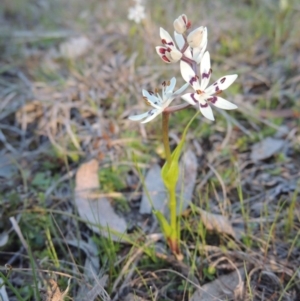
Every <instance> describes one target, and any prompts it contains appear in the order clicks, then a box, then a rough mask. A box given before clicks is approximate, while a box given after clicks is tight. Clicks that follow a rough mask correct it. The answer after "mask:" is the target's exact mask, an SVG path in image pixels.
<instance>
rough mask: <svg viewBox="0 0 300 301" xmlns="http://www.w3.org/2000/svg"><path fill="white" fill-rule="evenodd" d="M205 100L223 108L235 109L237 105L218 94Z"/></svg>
mask: <svg viewBox="0 0 300 301" xmlns="http://www.w3.org/2000/svg"><path fill="white" fill-rule="evenodd" d="M207 101H208V102H210V103H211V104H213V105H214V106H215V107H218V108H220V109H223V110H234V109H237V106H236V105H235V104H233V103H232V102H230V101H228V100H226V99H224V98H222V97H219V96H212V97H210V98H208V99H207Z"/></svg>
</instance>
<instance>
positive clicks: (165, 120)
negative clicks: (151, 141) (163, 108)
mask: <svg viewBox="0 0 300 301" xmlns="http://www.w3.org/2000/svg"><path fill="white" fill-rule="evenodd" d="M169 115H170V114H169V113H167V112H163V113H162V135H163V143H164V148H165V154H166V159H167V164H168V165H170V164H171V150H170V143H169Z"/></svg>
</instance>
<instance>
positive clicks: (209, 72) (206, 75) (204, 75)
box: [202, 69, 211, 79]
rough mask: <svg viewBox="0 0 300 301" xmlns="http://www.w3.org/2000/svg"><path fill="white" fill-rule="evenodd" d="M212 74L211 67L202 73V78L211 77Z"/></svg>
mask: <svg viewBox="0 0 300 301" xmlns="http://www.w3.org/2000/svg"><path fill="white" fill-rule="evenodd" d="M210 75H211V69H209V71H208V72H207V73H205V72H203V73H202V79H204V78H209V77H210Z"/></svg>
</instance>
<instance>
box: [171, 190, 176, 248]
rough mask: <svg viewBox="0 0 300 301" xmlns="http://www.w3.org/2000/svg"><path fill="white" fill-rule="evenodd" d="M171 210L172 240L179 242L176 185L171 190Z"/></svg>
mask: <svg viewBox="0 0 300 301" xmlns="http://www.w3.org/2000/svg"><path fill="white" fill-rule="evenodd" d="M169 197H170V199H169V210H170V222H171V229H172V233H171V240H172V241H173V242H176V244H177V239H178V237H177V214H176V213H177V212H176V211H177V210H176V187H172V189H170V190H169Z"/></svg>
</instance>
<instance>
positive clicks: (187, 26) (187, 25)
mask: <svg viewBox="0 0 300 301" xmlns="http://www.w3.org/2000/svg"><path fill="white" fill-rule="evenodd" d="M191 26H192V23H191V21H188V22H187V24H186V28H187V29H189V28H190V27H191Z"/></svg>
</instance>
